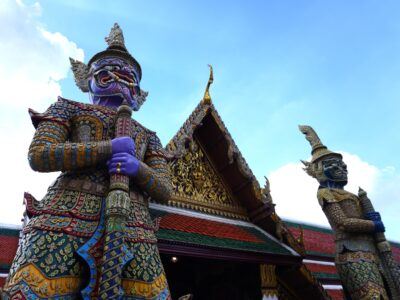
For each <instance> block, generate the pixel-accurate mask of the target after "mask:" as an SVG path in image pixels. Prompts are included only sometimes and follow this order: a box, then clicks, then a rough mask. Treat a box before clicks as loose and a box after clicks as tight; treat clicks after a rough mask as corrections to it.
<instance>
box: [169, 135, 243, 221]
mask: <svg viewBox="0 0 400 300" xmlns="http://www.w3.org/2000/svg"><path fill="white" fill-rule="evenodd" d="M169 167H170V170H171V174H172V184H173V187H174V195H173V197H172V199H171V200H170V203H169V204H170V205H173V206H177V207H183V208H190V209H194V210H198V211H202V212H207V213H212V214H217V215H223V216H228V217H234V218H240V219H247V213H246V210H245V209H244V207H243V206H242V205H241V204H240V202H239V201H238V200H237V199H235V198H234V197H233V196H232V194H231V193H230V191H229V189H228V188H227V187H226V186H225V185H224V183H223V180H222V179H221V177H220V175H219V174H218V173H217V172H216V171H215V170H214V168H213V166H212V163H211V162H210V160H209V159H208V157H207V155H206V153H205V151H204V150H203V149H202V148H201V145H200V144H199V143H198V142H197V141H196V139H193V140H192V141H191V142H190V143H189V144H188V145H187V149H186V151H185V152H184V154H183V155H182V156H180V157H179V158H177V159H175V160H172V161H170V163H169Z"/></svg>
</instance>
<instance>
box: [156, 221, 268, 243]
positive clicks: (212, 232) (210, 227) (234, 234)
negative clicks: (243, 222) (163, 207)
mask: <svg viewBox="0 0 400 300" xmlns="http://www.w3.org/2000/svg"><path fill="white" fill-rule="evenodd" d="M160 228H162V229H172V230H178V231H183V232H188V233H197V234H203V235H208V236H212V237H216V238H227V239H233V240H238V241H245V242H252V243H263V241H262V240H261V239H259V238H258V237H257V236H255V235H253V234H251V233H250V232H248V231H246V230H244V229H242V228H240V227H238V226H235V225H231V224H226V223H221V222H216V221H211V220H205V219H199V218H194V217H189V216H184V215H178V214H168V215H166V216H163V217H162V219H161V223H160Z"/></svg>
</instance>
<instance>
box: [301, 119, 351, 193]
mask: <svg viewBox="0 0 400 300" xmlns="http://www.w3.org/2000/svg"><path fill="white" fill-rule="evenodd" d="M299 128H300V131H301V132H303V133H304V134H305V135H306V139H307V140H308V141H309V142H310V144H311V146H312V151H311V154H312V158H311V161H310V162H307V161H302V162H303V164H304V165H305V166H306V168H305V171H306V172H307V173H308V175H310V176H312V177H314V178H315V179H317V180H318V182H319V184H320V185H321V186H322V187H329V188H343V187H344V186H345V185H346V184H347V166H346V164H345V163H344V162H343V158H342V155H341V154H340V153H336V152H332V151H330V150H329V149H328V148H327V147H326V146H325V145H323V144H322V142H321V140H320V139H319V137H318V135H317V134H316V133H315V131H314V129H313V128H312V127H310V126H299Z"/></svg>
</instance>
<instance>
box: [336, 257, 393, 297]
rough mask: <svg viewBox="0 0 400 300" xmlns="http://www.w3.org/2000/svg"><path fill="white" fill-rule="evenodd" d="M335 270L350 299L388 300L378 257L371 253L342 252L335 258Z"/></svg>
mask: <svg viewBox="0 0 400 300" xmlns="http://www.w3.org/2000/svg"><path fill="white" fill-rule="evenodd" d="M335 264H336V268H337V270H338V273H339V276H340V279H341V280H342V283H343V287H344V290H345V292H347V293H348V294H349V296H350V297H351V299H360V300H364V299H365V300H367V299H368V300H374V299H377V300H381V299H384V300H386V299H387V300H388V299H389V297H388V295H387V293H386V290H385V286H384V283H383V280H384V279H383V276H382V272H381V270H380V265H379V259H378V257H377V256H376V255H375V254H374V253H371V252H363V251H356V252H351V251H348V252H344V253H340V254H338V255H337V256H336V261H335Z"/></svg>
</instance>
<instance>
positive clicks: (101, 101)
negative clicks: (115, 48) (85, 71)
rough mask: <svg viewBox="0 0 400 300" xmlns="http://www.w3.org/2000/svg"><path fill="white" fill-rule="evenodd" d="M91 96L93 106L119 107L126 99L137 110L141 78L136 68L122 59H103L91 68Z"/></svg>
mask: <svg viewBox="0 0 400 300" xmlns="http://www.w3.org/2000/svg"><path fill="white" fill-rule="evenodd" d="M89 94H90V99H91V101H92V103H93V104H98V105H104V106H109V107H118V106H119V105H121V103H122V101H123V100H124V99H125V100H126V101H127V102H128V104H129V105H130V106H131V107H132V108H133V109H134V110H137V109H138V106H139V105H138V100H139V99H138V98H139V97H140V87H139V76H138V74H137V72H136V71H135V69H134V67H133V66H131V65H130V64H129V63H128V62H126V61H125V60H124V59H122V58H118V57H107V58H101V59H99V60H97V61H95V62H93V63H92V64H91V66H90V70H89Z"/></svg>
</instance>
